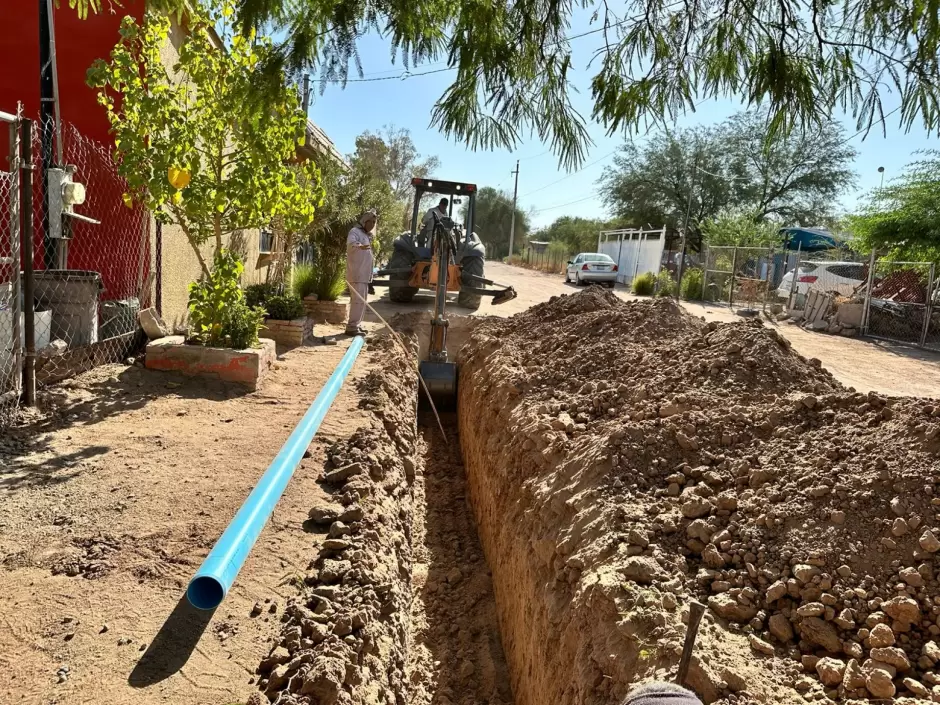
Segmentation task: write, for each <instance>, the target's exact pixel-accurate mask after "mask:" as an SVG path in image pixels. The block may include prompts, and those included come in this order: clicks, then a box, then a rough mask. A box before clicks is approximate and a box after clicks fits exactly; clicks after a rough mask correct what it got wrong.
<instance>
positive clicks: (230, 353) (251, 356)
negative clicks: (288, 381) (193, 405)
mask: <svg viewBox="0 0 940 705" xmlns="http://www.w3.org/2000/svg"><path fill="white" fill-rule="evenodd" d="M276 358H277V352H276V351H275V347H274V341H273V340H270V339H266V338H262V339H261V340H260V342H259V344H258V346H257V347H256V348H252V349H250V350H231V349H229V348H205V347H203V346H201V345H187V344H186V343H185V342H184V339H183V336H181V335H170V336H167V337H166V338H160V339H159V340H154V341H151V342H150V343H149V344H148V345H147V356H146V360H145V361H146V365H147V369H148V370H162V371H164V372H179V373H181V374H184V375H186V376H188V377H212V378H216V379H220V380H223V381H225V382H237V383H238V384H243V385H245V386H246V387H248V388H249V389H257V388H258V386H259V385H260V384H261V380H262V379H263V378H264V377H265V375H267V373H268V372H269V371H270V370H271V368H272V367H273V365H274V361H275V359H276Z"/></svg>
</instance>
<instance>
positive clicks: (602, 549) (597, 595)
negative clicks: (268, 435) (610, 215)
mask: <svg viewBox="0 0 940 705" xmlns="http://www.w3.org/2000/svg"><path fill="white" fill-rule="evenodd" d="M459 361H460V363H461V384H460V404H459V410H460V430H461V436H462V439H463V451H464V458H465V463H466V466H467V473H468V479H469V486H470V491H471V495H472V500H473V501H472V505H473V507H474V509H475V512H476V516H477V520H478V523H479V524H480V534H481V539H482V541H483V546H484V550H485V552H486V554H487V558H488V561H489V563H490V567H491V569H492V571H493V579H494V586H495V591H496V596H497V603H498V605H499V610H500V623H501V626H502V630H503V643H504V645H505V647H506V651H507V656H508V659H509V663H510V668H511V672H512V674H513V689H514V692H515V695H516V701H517V702H518V703H520V704H523V705H528V704H529V703H531V704H533V705H534V704H535V703H542V702H556V703H575V702H577V703H613V702H616V700H617V699H618V698H620V697H622V695H623V694H624V692H625V691H626V689H627V688H628V686H629V685H630V684H631V683H634V682H636V681H637V680H639V679H642V678H648V677H667V676H668V675H669V673H674V669H675V664H676V662H677V659H678V652H679V643H680V639H681V636H682V633H683V631H684V627H683V625H682V620H683V618H684V616H685V613H686V612H687V609H688V608H687V603H688V601H689V600H690V599H691V598H698V599H700V600H703V601H707V603H708V605H709V606H710V608H711V609H710V611H709V614H708V615H707V619H706V623H705V625H704V627H703V634H702V635H701V641H700V645H699V647H698V649H697V654H698V656H697V658H696V660H695V661H694V662H693V667H692V671H691V682H692V684H693V685H694V686H695V687H696V689H697V690H698V692H699V693H700V694H701V695H702V696H703V697H704V698H705V699H706V700H707V701H709V702H711V701H716V700H720V699H739V700H740V699H741V698H743V699H745V700H756V701H759V702H772V701H784V702H785V701H802V700H803V698H804V697H809V698H817V699H821V700H838V699H850V698H884V697H892V696H893V695H894V694H895V693H897V694H898V695H900V694H907V695H909V696H918V697H928V696H932V697H935V698H937V699H938V700H940V673H938V672H936V671H935V670H934V664H935V663H937V662H938V661H940V646H938V644H940V622H938V618H940V607H938V604H940V583H938V575H937V572H936V569H935V567H934V565H933V555H934V553H935V552H936V551H938V549H940V529H935V528H934V527H936V526H937V525H938V517H937V516H936V515H935V513H934V512H935V510H934V509H933V507H934V505H937V504H940V492H937V495H938V496H937V498H936V499H935V498H934V493H935V484H934V481H935V479H936V480H938V481H940V475H938V476H935V475H937V470H938V468H940V458H938V452H940V407H938V406H937V405H935V404H934V403H932V402H928V401H925V400H916V399H914V400H911V399H905V400H896V399H885V398H882V397H879V396H877V395H874V394H870V395H861V394H856V393H854V392H853V391H852V390H847V389H845V388H843V387H842V386H841V385H839V384H838V383H837V382H835V381H834V380H833V378H832V377H831V375H829V374H828V373H827V372H826V371H825V370H823V369H821V367H820V365H819V363H818V361H815V360H807V359H805V358H803V357H801V356H800V355H798V354H796V353H795V352H794V351H792V350H791V349H790V347H789V345H788V344H787V342H786V341H785V340H784V339H783V338H782V337H781V336H779V335H778V334H777V333H776V332H775V331H773V330H772V329H770V328H768V327H766V326H763V325H761V324H760V322H758V321H749V322H740V323H733V324H726V325H716V324H714V323H708V324H706V323H704V322H702V321H701V320H699V319H696V318H693V317H691V316H689V315H688V314H685V313H683V312H682V311H681V310H679V309H678V308H677V307H676V306H675V305H674V304H673V303H672V302H669V301H650V302H634V303H625V302H622V301H620V300H618V299H616V298H615V297H613V296H612V295H611V294H609V293H608V292H604V291H601V290H599V289H592V290H588V291H586V292H584V293H581V294H577V295H574V296H566V297H561V298H557V299H553V300H551V301H550V302H548V303H546V304H543V305H541V306H536V307H534V308H533V309H531V310H530V311H528V312H526V313H525V314H521V315H519V316H516V317H514V318H512V319H509V320H492V319H491V320H487V321H485V322H483V323H481V324H480V326H479V327H478V328H477V329H476V331H475V332H474V333H473V335H472V337H471V339H470V342H469V344H468V345H467V346H466V347H465V348H464V349H463V351H462V353H461V358H460V360H459ZM935 687H936V691H933V692H932V689H933V688H935ZM934 693H936V695H934Z"/></svg>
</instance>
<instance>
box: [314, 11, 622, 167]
mask: <svg viewBox="0 0 940 705" xmlns="http://www.w3.org/2000/svg"><path fill="white" fill-rule="evenodd" d="M635 19H637V18H636V17H628V18H626V19H623V20H620V21H619V22H614V23H613V24H610V25H605V26H604V27H597V28H596V29H591V30H588V31H587V32H582V33H581V34H575V35H573V36H571V37H564V38H563V39H559V40H558V41H555V42H550V43H548V44H546V45H545V46H546V48H547V47H553V46H558V45H559V44H562V43H564V42H570V41H572V40H574V39H581V38H582V37H587V36H590V35H592V34H597V33H598V32H605V31H607V30H610V29H614V28H615V27H619V26H620V25H622V24H626V23H627V22H630V21H632V20H635ZM444 63H446V62H444V61H436V62H434V63H433V64H426V66H440V65H441V64H444ZM456 70H457V67H456V66H446V67H444V68H442V69H435V70H433V71H421V72H418V73H412V72H411V71H409V70H407V69H405V70H404V71H402V72H401V73H398V74H396V75H394V76H379V74H382V73H388V72H389V71H394V69H389V70H388V71H376V72H374V73H371V74H370V73H366V74H363V75H362V77H361V78H350V79H347V80H346V81H341V80H340V79H332V80H331V81H330V83H371V82H372V81H393V80H401V81H406V80H408V79H410V78H417V77H419V76H429V75H431V74H434V73H443V72H445V71H456ZM369 76H374V78H369ZM549 151H551V150H549ZM537 156H542V155H541V154H540V155H537ZM533 158H534V157H527V159H533Z"/></svg>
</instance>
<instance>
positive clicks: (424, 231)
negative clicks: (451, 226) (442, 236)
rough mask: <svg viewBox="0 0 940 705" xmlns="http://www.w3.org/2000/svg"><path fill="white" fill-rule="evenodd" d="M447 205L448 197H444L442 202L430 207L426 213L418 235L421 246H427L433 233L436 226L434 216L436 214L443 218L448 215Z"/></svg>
mask: <svg viewBox="0 0 940 705" xmlns="http://www.w3.org/2000/svg"><path fill="white" fill-rule="evenodd" d="M447 206H448V201H447V199H446V198H442V199H441V200H440V203H438V204H437V205H436V206H434V207H433V208H430V209H428V212H427V213H425V214H424V220H422V221H421V234H420V236H419V237H418V245H419V246H420V247H427V244H428V237H429V236H430V235H431V233H432V232H433V228H434V216H435V215H436V216H437V217H438V218H443V217H444V216H445V215H447Z"/></svg>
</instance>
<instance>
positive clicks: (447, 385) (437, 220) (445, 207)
mask: <svg viewBox="0 0 940 705" xmlns="http://www.w3.org/2000/svg"><path fill="white" fill-rule="evenodd" d="M411 184H412V186H414V189H415V198H414V205H413V207H412V211H411V231H410V232H406V233H402V234H401V235H400V236H399V237H398V238H397V239H396V240H395V243H394V250H393V252H392V257H391V259H390V260H389V263H388V266H387V267H386V268H385V269H383V270H380V271H379V272H378V275H379V276H386V275H387V276H388V279H387V280H385V281H379V280H374V281H373V282H372V283H373V285H375V286H387V287H388V297H389V299H390V300H392V301H394V302H398V303H408V302H410V301H411V300H412V299H413V298H414V296H415V295H416V294H417V293H418V291H420V290H422V289H425V290H430V291H432V292H433V293H434V311H433V313H432V316H431V340H430V342H429V346H428V356H429V359H428V360H424V361H422V362H421V365H420V373H421V377H422V379H423V381H424V384H425V386H426V389H427V390H428V393H429V394H430V395H431V397H432V398H433V399H434V401H435V403H439V404H440V405H441V406H443V407H444V408H447V407H449V406H452V405H453V404H454V403H455V401H456V392H457V368H456V365H455V364H454V363H453V362H452V361H451V360H450V359H449V358H448V354H447V342H446V337H447V319H446V316H445V306H446V303H447V294H448V293H456V294H457V302H456V303H457V306H459V307H461V308H465V309H471V310H476V309H478V308H479V307H480V302H481V300H482V299H483V297H492V301H493V304H494V305H496V304H500V303H503V302H505V301H510V300H512V299H514V298H516V291H515V289H513V288H512V287H511V286H503V285H500V284H497V283H496V282H493V281H490V280H489V279H486V278H485V277H484V276H483V264H484V258H485V254H486V250H485V248H484V247H483V243H482V242H481V241H480V238H479V236H478V235H477V234H476V233H475V232H474V231H473V225H474V224H473V216H474V212H475V208H476V193H477V187H476V184H468V183H463V182H457V181H441V180H440V179H423V178H416V179H412V181H411ZM432 194H433V195H439V196H446V197H448V198H447V199H446V202H445V201H444V199H440V200H438V201H437V202H434V201H433V199H427V198H426V196H428V195H432ZM460 206H465V207H464V208H463V209H462V211H458V208H459V207H460ZM425 209H427V210H425ZM458 212H460V213H462V214H463V215H462V217H460V216H458ZM419 216H420V218H421V220H420V222H419Z"/></svg>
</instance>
